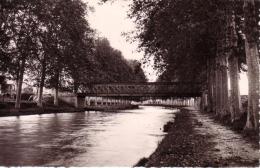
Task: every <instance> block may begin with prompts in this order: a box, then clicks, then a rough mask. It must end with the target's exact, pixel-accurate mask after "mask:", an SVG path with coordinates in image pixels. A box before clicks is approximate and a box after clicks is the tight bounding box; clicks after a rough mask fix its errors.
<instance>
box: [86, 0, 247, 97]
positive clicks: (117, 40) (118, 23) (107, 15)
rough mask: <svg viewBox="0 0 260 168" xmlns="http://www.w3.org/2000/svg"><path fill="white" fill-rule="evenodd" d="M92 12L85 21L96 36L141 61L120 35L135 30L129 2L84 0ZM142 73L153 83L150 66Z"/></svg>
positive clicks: (243, 88) (242, 78)
mask: <svg viewBox="0 0 260 168" xmlns="http://www.w3.org/2000/svg"><path fill="white" fill-rule="evenodd" d="M84 1H85V2H87V3H88V4H89V5H90V6H92V7H94V11H93V12H90V13H89V15H88V16H87V20H88V21H89V23H90V26H91V27H92V28H94V29H96V31H97V34H98V36H100V37H106V38H107V39H108V40H109V41H110V44H111V46H112V47H113V48H115V49H118V50H120V51H121V52H122V55H123V56H124V57H125V58H126V59H136V60H141V59H142V57H143V53H142V52H141V53H139V52H137V48H138V47H137V46H138V44H137V43H130V42H127V40H126V37H124V36H122V33H125V32H129V31H132V30H135V24H134V23H133V21H132V20H130V19H129V18H128V17H127V11H128V10H129V7H128V4H129V1H124V0H117V1H114V2H113V3H111V2H107V3H105V4H102V5H99V4H98V3H99V2H100V0H84ZM143 68H144V71H145V73H146V76H147V78H148V80H149V81H155V80H156V78H157V75H156V72H155V71H153V69H152V67H151V65H150V66H149V65H146V66H145V67H143ZM239 85H240V92H241V94H242V95H245V94H248V81H247V77H246V74H245V73H242V74H240V82H239Z"/></svg>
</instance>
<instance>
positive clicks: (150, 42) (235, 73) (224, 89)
mask: <svg viewBox="0 0 260 168" xmlns="http://www.w3.org/2000/svg"><path fill="white" fill-rule="evenodd" d="M258 9H259V1H256V0H244V1H234V0H230V1H226V0H193V1H189V0H181V1H179V0H157V1H152V0H151V1H143V0H134V1H133V4H132V6H131V11H130V14H129V16H130V17H131V18H133V19H134V20H135V22H136V24H137V30H138V31H136V34H135V35H134V37H135V39H136V40H138V41H140V44H139V47H140V48H142V49H143V50H144V51H145V54H146V58H147V59H150V58H153V59H154V62H155V68H156V69H157V70H159V71H161V72H162V75H161V77H160V79H159V80H161V81H192V82H200V83H202V91H203V100H205V99H207V102H208V103H207V109H208V110H209V111H213V112H215V113H216V114H217V115H219V116H220V117H226V116H230V117H231V121H232V122H235V121H236V120H238V119H239V118H240V117H241V115H242V114H241V105H240V93H239V85H238V81H239V71H240V70H243V69H245V64H246V65H247V66H246V70H247V74H248V80H249V95H248V110H247V123H246V126H245V128H246V129H254V130H256V129H258V128H259V124H258V120H259V117H258V112H259V107H258V106H259V51H258V46H257V42H258V41H257V40H258V37H259V34H258V33H259V32H258V29H257V23H258V22H257V21H258V12H259V11H258ZM228 75H229V77H230V81H231V96H230V97H229V96H228ZM204 102H205V101H204ZM228 102H229V103H228Z"/></svg>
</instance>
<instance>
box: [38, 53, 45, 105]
mask: <svg viewBox="0 0 260 168" xmlns="http://www.w3.org/2000/svg"><path fill="white" fill-rule="evenodd" d="M45 76H46V60H45V58H43V62H42V72H41V81H40V87H39V93H38V95H39V97H38V102H37V105H38V106H39V107H43V104H42V97H43V87H44V81H45Z"/></svg>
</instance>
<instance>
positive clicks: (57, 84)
mask: <svg viewBox="0 0 260 168" xmlns="http://www.w3.org/2000/svg"><path fill="white" fill-rule="evenodd" d="M55 76H56V85H55V91H54V105H55V106H58V105H59V100H58V99H59V79H60V73H59V69H57V70H56V75H55Z"/></svg>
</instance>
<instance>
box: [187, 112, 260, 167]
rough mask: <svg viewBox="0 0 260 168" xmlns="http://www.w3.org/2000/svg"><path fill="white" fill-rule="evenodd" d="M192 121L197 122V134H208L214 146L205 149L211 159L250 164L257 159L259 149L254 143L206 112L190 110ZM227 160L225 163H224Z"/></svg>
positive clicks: (232, 164) (233, 164) (231, 163)
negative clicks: (216, 120) (217, 121)
mask: <svg viewBox="0 0 260 168" xmlns="http://www.w3.org/2000/svg"><path fill="white" fill-rule="evenodd" d="M191 114H192V115H191V117H192V120H193V121H197V122H198V123H201V124H197V125H196V126H195V128H194V130H195V131H196V132H197V133H198V134H205V135H209V136H211V137H212V138H210V139H209V141H210V142H211V143H214V144H215V146H214V148H211V149H209V150H208V151H207V153H208V154H209V155H211V157H212V159H213V160H215V161H216V160H219V161H222V162H223V164H224V165H229V166H237V165H247V164H249V165H251V163H254V162H257V161H259V158H260V156H259V149H257V148H256V147H255V145H253V144H251V143H249V142H248V141H246V140H245V139H244V138H243V137H242V135H240V134H238V133H236V132H234V131H232V130H230V129H228V128H227V127H225V126H223V125H220V124H218V123H216V122H215V121H214V120H213V119H212V118H210V117H209V116H208V115H207V114H202V113H200V112H198V111H191ZM226 162H227V163H226Z"/></svg>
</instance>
